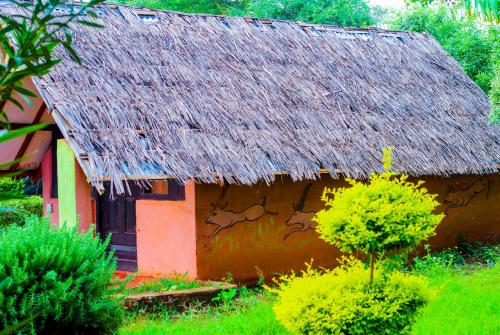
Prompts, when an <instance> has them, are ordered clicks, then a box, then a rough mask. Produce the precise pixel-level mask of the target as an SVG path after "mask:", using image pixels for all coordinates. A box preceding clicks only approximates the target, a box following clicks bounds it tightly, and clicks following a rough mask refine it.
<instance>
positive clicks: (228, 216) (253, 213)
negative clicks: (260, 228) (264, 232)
mask: <svg viewBox="0 0 500 335" xmlns="http://www.w3.org/2000/svg"><path fill="white" fill-rule="evenodd" d="M227 189H228V185H224V186H223V188H222V191H221V193H220V195H219V197H218V198H217V201H216V202H215V204H211V211H210V214H209V215H208V217H207V218H206V219H205V223H207V224H211V225H215V226H217V227H216V228H215V229H214V231H213V232H212V233H211V234H210V236H209V237H208V241H211V240H212V239H213V238H214V237H215V236H216V235H217V234H219V233H220V232H221V231H222V230H224V229H228V228H231V227H233V226H234V225H236V224H238V223H241V222H248V221H257V220H259V219H260V218H261V217H263V216H265V215H278V213H276V212H271V211H269V210H267V209H266V197H265V196H264V197H263V199H262V201H261V203H258V204H254V205H250V206H249V207H247V208H246V209H243V210H241V211H235V210H232V209H229V208H228V203H227V202H224V197H225V195H226V191H227Z"/></svg>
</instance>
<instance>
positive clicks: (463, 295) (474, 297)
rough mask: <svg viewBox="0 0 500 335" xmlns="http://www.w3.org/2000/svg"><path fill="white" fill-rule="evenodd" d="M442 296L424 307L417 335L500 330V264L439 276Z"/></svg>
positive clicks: (479, 334)
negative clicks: (479, 269) (476, 270)
mask: <svg viewBox="0 0 500 335" xmlns="http://www.w3.org/2000/svg"><path fill="white" fill-rule="evenodd" d="M432 282H433V284H435V285H436V286H439V287H441V290H440V292H439V296H438V297H437V298H436V299H435V300H433V301H432V302H431V303H430V304H429V305H428V306H427V307H426V308H425V309H424V310H423V311H422V315H421V317H420V318H419V320H418V322H417V324H416V325H415V327H414V334H416V335H433V334H436V335H441V334H449V335H455V334H456V335H459V334H464V335H465V334H467V335H475V334H477V335H495V334H500V266H499V265H497V266H495V267H494V268H493V269H487V270H481V271H478V272H475V273H473V274H470V275H467V274H465V275H464V274H461V275H460V274H450V275H448V276H444V277H437V278H435V279H433V280H432Z"/></svg>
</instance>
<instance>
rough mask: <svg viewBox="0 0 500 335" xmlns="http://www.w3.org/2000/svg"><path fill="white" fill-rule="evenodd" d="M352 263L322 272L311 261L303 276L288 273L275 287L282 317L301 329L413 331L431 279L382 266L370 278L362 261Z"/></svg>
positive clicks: (361, 332) (318, 331) (296, 329)
mask: <svg viewBox="0 0 500 335" xmlns="http://www.w3.org/2000/svg"><path fill="white" fill-rule="evenodd" d="M349 263H350V264H344V265H343V266H340V267H338V268H336V269H334V270H331V271H322V272H319V271H316V270H312V269H311V268H310V267H309V268H308V270H307V271H305V272H304V273H303V275H302V277H296V276H295V275H292V276H285V277H282V280H283V281H282V283H281V285H280V286H279V288H277V289H271V291H273V292H274V293H276V294H277V302H276V304H275V306H274V311H275V314H276V318H277V319H278V321H280V322H281V323H282V324H283V325H284V326H285V327H286V328H287V329H288V330H289V331H291V332H294V333H299V334H311V335H312V334H318V335H319V334H321V335H324V334H345V335H354V334H359V335H369V334H387V335H390V334H407V333H409V331H410V329H411V325H412V324H413V321H414V319H415V316H416V314H417V311H418V309H419V308H420V307H422V306H423V305H425V304H426V302H427V301H428V299H429V298H430V296H431V295H432V294H433V292H432V291H431V290H430V289H429V288H428V286H427V282H426V280H425V279H424V278H423V277H418V276H413V275H410V274H405V273H401V272H391V273H383V272H380V273H379V275H378V276H376V278H375V280H374V282H373V283H372V284H370V283H369V281H368V279H367V277H368V274H369V271H370V270H368V269H366V268H364V267H363V264H362V263H361V262H359V261H350V262H349ZM376 271H377V270H376ZM377 273H378V271H377Z"/></svg>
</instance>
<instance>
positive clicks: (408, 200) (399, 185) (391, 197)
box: [314, 149, 444, 277]
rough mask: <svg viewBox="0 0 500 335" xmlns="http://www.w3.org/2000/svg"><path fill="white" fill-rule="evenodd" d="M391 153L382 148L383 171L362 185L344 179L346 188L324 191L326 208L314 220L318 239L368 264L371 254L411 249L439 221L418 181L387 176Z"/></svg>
mask: <svg viewBox="0 0 500 335" xmlns="http://www.w3.org/2000/svg"><path fill="white" fill-rule="evenodd" d="M391 152H392V149H385V150H384V158H383V162H384V171H385V172H383V173H381V174H376V173H374V174H372V175H371V177H370V180H369V181H368V183H363V182H358V181H356V180H353V179H348V180H347V181H348V182H349V184H351V186H352V187H350V188H339V189H336V190H335V189H329V188H326V189H325V191H324V193H323V198H322V199H323V201H325V203H326V209H324V210H321V211H319V212H318V213H317V214H316V216H315V217H314V220H315V221H316V222H317V223H318V226H317V230H318V232H319V233H320V237H321V238H322V239H323V240H325V241H326V242H328V243H331V244H334V245H336V246H337V247H339V248H340V250H341V251H343V252H346V253H353V252H361V253H364V254H366V255H369V256H370V263H371V264H372V266H373V264H374V261H375V260H374V257H375V256H379V257H381V256H382V255H385V254H387V253H390V252H394V251H397V250H402V249H408V250H411V249H413V248H415V247H416V246H417V245H418V244H420V243H421V242H422V241H423V240H425V239H427V238H429V237H430V236H432V235H434V234H435V232H434V231H435V229H436V227H437V225H438V224H439V222H441V220H442V219H443V217H444V215H443V214H434V213H433V211H434V210H435V209H436V208H437V206H438V205H439V203H438V202H437V201H436V200H435V198H436V195H431V194H428V193H427V190H426V189H425V188H423V187H421V186H422V184H423V181H419V182H418V183H416V184H415V183H411V182H409V181H408V176H407V175H401V176H396V173H394V172H390V168H391ZM372 269H373V267H372ZM371 277H373V276H371Z"/></svg>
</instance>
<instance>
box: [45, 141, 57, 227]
mask: <svg viewBox="0 0 500 335" xmlns="http://www.w3.org/2000/svg"><path fill="white" fill-rule="evenodd" d="M51 158H52V150H51V149H49V150H47V153H46V154H45V156H43V159H42V183H43V212H44V214H45V215H47V214H49V213H48V212H47V208H48V207H49V206H48V205H50V206H52V213H51V214H50V222H51V223H52V224H54V225H56V226H59V210H58V200H57V199H55V198H51V197H50V190H51V186H52V159H51ZM54 168H55V167H54Z"/></svg>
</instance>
